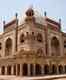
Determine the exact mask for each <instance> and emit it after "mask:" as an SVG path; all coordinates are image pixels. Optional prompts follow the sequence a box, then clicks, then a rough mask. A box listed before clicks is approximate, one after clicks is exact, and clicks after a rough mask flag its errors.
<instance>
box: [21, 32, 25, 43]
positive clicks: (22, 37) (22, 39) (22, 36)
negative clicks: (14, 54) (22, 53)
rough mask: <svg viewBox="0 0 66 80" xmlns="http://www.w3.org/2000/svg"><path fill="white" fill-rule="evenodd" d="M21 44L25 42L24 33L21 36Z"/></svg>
mask: <svg viewBox="0 0 66 80" xmlns="http://www.w3.org/2000/svg"><path fill="white" fill-rule="evenodd" d="M20 42H21V43H23V42H24V34H23V33H22V34H21V36H20Z"/></svg>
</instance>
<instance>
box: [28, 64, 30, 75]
mask: <svg viewBox="0 0 66 80" xmlns="http://www.w3.org/2000/svg"><path fill="white" fill-rule="evenodd" d="M30 75H31V74H30V64H28V76H30Z"/></svg>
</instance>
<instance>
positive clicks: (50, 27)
mask: <svg viewBox="0 0 66 80" xmlns="http://www.w3.org/2000/svg"><path fill="white" fill-rule="evenodd" d="M34 14H35V12H34V10H33V9H28V10H27V11H26V17H25V19H24V22H21V24H19V20H18V19H17V14H16V18H15V19H14V20H12V21H11V22H9V23H7V24H6V23H5V22H4V32H3V34H2V35H0V74H1V75H18V76H41V75H54V74H66V33H63V32H62V31H61V23H60V22H56V21H54V20H52V19H50V18H48V17H47V16H44V17H39V18H38V17H36V16H35V15H34Z"/></svg>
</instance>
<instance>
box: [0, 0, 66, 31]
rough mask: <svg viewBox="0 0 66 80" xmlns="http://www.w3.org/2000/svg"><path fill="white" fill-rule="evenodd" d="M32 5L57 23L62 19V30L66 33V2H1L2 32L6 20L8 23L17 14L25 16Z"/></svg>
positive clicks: (59, 0) (38, 0)
mask: <svg viewBox="0 0 66 80" xmlns="http://www.w3.org/2000/svg"><path fill="white" fill-rule="evenodd" d="M30 5H33V7H34V9H36V10H37V11H38V12H40V14H41V15H44V11H46V12H47V16H48V17H51V18H53V19H55V20H56V21H58V20H59V18H61V20H62V30H63V31H65V32H66V0H0V31H2V21H3V20H4V19H5V20H6V22H7V21H8V20H10V19H11V17H13V16H14V15H15V13H16V12H18V13H19V15H20V14H23V12H24V11H25V10H26V9H27V8H28V7H29V6H30Z"/></svg>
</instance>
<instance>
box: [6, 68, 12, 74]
mask: <svg viewBox="0 0 66 80" xmlns="http://www.w3.org/2000/svg"><path fill="white" fill-rule="evenodd" d="M7 75H11V66H7Z"/></svg>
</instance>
